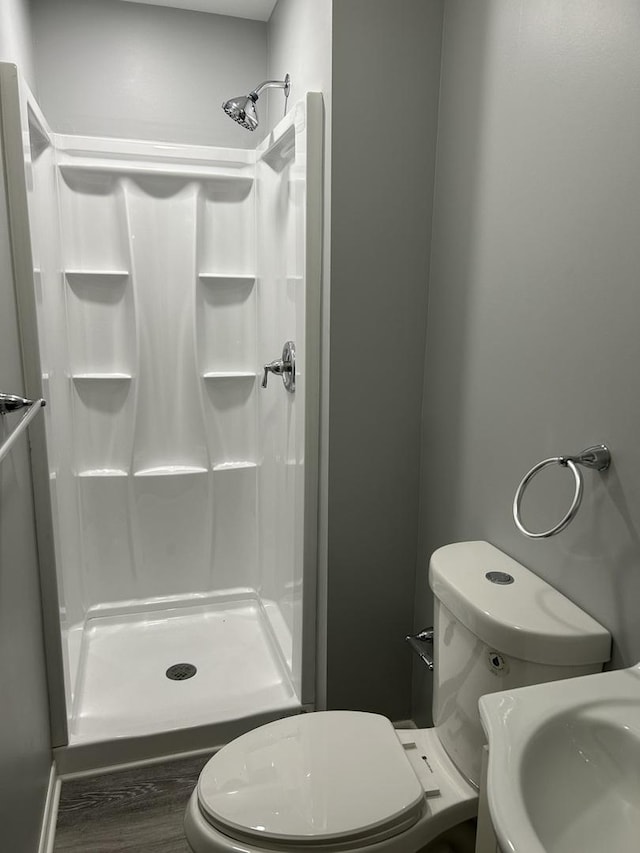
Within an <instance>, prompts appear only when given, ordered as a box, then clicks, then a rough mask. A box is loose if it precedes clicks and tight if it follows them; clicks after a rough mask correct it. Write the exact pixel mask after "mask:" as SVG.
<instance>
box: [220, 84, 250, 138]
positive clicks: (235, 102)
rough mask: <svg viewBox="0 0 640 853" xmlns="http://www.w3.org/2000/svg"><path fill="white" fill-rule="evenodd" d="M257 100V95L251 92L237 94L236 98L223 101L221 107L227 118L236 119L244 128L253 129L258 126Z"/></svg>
mask: <svg viewBox="0 0 640 853" xmlns="http://www.w3.org/2000/svg"><path fill="white" fill-rule="evenodd" d="M257 100H258V96H257V95H255V96H254V94H253V92H251V94H250V95H239V96H238V97H237V98H231V100H230V101H225V103H224V104H223V105H222V109H223V110H224V111H225V113H226V114H227V115H228V116H229V118H232V119H233V120H234V121H237V122H238V124H239V125H240V126H241V127H244V129H245V130H255V129H256V127H257V126H258V113H257V112H256V101H257Z"/></svg>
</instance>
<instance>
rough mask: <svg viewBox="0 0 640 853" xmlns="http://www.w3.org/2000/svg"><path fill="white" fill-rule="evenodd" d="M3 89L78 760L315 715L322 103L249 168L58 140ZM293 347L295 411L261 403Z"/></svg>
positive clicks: (200, 155)
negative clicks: (309, 711) (269, 370)
mask: <svg viewBox="0 0 640 853" xmlns="http://www.w3.org/2000/svg"><path fill="white" fill-rule="evenodd" d="M0 84H1V88H0V94H1V97H2V124H3V138H4V147H5V156H6V158H7V163H8V165H9V172H10V176H9V194H10V212H11V220H12V233H13V234H14V239H13V250H14V261H15V264H14V265H15V268H16V278H17V282H18V291H19V303H20V311H21V324H22V327H23V347H24V361H25V372H26V377H27V386H28V387H27V393H28V394H29V395H32V396H43V397H44V398H45V399H46V401H47V406H46V409H45V429H44V433H45V434H46V435H45V442H46V449H45V447H38V435H37V434H36V435H34V436H32V443H33V453H34V468H35V471H36V474H35V488H36V492H37V493H42V492H43V491H44V492H46V495H44V496H43V495H42V494H40V495H39V498H40V500H39V501H38V503H39V513H38V514H39V530H40V538H41V540H42V541H41V542H40V548H41V552H43V551H46V549H47V548H50V549H51V550H52V552H53V553H52V554H51V559H50V560H49V561H48V563H49V564H50V565H51V566H53V565H54V564H55V574H56V588H57V598H58V603H59V607H58V608H56V610H57V611H58V615H59V619H57V626H56V627H57V630H58V631H59V649H60V663H61V665H60V666H59V667H58V668H59V669H60V670H61V671H62V673H63V677H62V680H63V681H64V706H65V713H64V716H65V720H66V729H67V732H66V735H67V740H68V744H69V745H70V746H71V747H74V746H77V747H80V746H83V745H85V746H86V745H87V744H96V743H102V742H105V741H107V742H114V741H118V742H120V743H122V742H126V743H127V744H129V745H131V744H133V743H135V741H136V739H137V738H140V737H144V738H146V739H147V742H149V741H148V738H149V737H150V736H163V737H165V738H166V737H168V735H170V734H171V733H174V734H175V733H176V732H183V733H184V732H185V731H187V732H188V731H191V732H192V733H193V732H195V731H197V732H200V734H202V735H203V736H204V735H206V738H205V739H206V740H207V742H209V743H214V744H215V743H216V742H223V741H224V740H225V739H227V737H228V736H231V735H234V734H237V733H239V732H240V731H242V730H244V729H246V728H249V727H251V726H253V725H255V724H256V723H258V722H262V721H265V720H268V719H273V718H275V717H278V716H282V715H283V714H287V713H295V712H297V711H299V710H300V709H301V708H303V707H310V706H312V705H313V699H314V659H315V562H316V531H315V519H316V512H317V499H316V492H317V453H318V443H317V428H318V369H319V368H318V362H319V354H318V348H319V347H318V340H319V331H318V329H319V303H320V299H319V287H320V228H321V224H320V223H321V216H320V205H321V196H320V191H321V177H320V171H321V122H322V112H321V111H322V107H321V97H320V96H319V95H315V94H308V95H307V96H306V98H305V99H304V100H302V101H300V102H299V103H297V104H296V105H295V106H294V107H293V108H291V109H290V110H289V112H288V114H287V116H286V117H285V118H284V119H283V120H282V121H281V122H280V123H279V124H278V125H277V127H276V128H275V129H274V130H273V131H272V132H271V133H270V134H269V136H268V137H267V138H266V139H265V140H264V141H263V142H262V143H261V144H260V145H258V147H257V149H255V150H252V149H242V150H236V149H228V148H215V147H196V146H188V145H175V144H164V143H161V142H157V143H151V142H144V141H139V140H119V139H108V138H104V139H103V138H87V137H79V136H68V135H64V136H63V135H59V134H55V133H52V132H51V130H50V129H49V127H48V125H47V122H46V119H45V117H44V116H43V115H42V113H41V111H40V110H39V108H38V106H37V104H36V103H35V101H34V100H33V97H32V96H31V94H30V93H29V91H28V89H27V88H26V86H25V85H24V84H23V83H22V82H21V80H20V79H19V77H18V76H17V74H16V70H15V68H14V67H13V66H8V65H5V66H3V67H2V68H1V69H0ZM20 228H22V229H23V231H24V232H25V233H23V234H22V236H20V234H19V230H20ZM27 237H28V239H27ZM286 341H293V342H294V344H295V350H296V368H295V379H296V387H295V393H289V392H288V391H287V390H285V387H284V384H283V381H282V378H281V377H280V376H277V375H273V374H270V375H269V379H268V385H267V387H266V388H263V387H262V370H263V365H264V364H265V363H267V362H270V361H272V360H274V359H277V358H279V357H280V356H281V353H282V348H283V344H284V343H285V342H286ZM43 460H48V461H47V462H46V476H43V474H44V471H43V469H44V464H43ZM38 472H40V473H38ZM47 511H49V512H50V519H51V529H52V531H53V536H52V540H53V541H52V543H51V542H50V541H49V539H50V538H51V537H49V536H47V530H48V529H49V528H48V527H47V524H48V519H47ZM44 563H45V567H44V568H43V572H46V571H47V560H46V559H45V560H44ZM44 586H45V590H46V587H47V579H46V578H45V579H44ZM49 606H50V603H49ZM52 623H53V620H52V619H49V622H48V626H49V627H48V629H47V631H48V634H49V638H50V639H52V638H51V624H52ZM54 646H55V643H54ZM50 654H52V655H53V657H55V652H50ZM176 664H187V665H188V666H187V667H183V668H182V669H180V668H179V669H178V670H177V671H176V670H173V671H170V673H169V674H170V675H171V674H172V673H174V674H177V676H178V677H177V678H170V677H168V676H167V670H169V669H170V667H172V666H174V665H176ZM194 668H195V674H193V675H191V673H192V672H193V669H194ZM53 669H54V671H55V669H56V666H55V661H54V666H53ZM185 675H188V676H189V677H187V678H185V677H184V676H185ZM61 692H62V691H56V689H55V687H54V688H53V690H52V699H53V701H54V702H60V694H61ZM56 697H57V698H56ZM59 716H61V715H59ZM62 737H64V733H63V735H62ZM57 745H58V746H61V745H63V743H58V744H57ZM180 745H181V746H183V747H184V746H185V745H186V746H197V745H198V742H197V739H196V740H192V741H190V740H189V739H188V738H187V739H186V740H185V739H184V734H183V740H182V741H180ZM170 746H171V744H170V743H169V741H163V746H162V748H163V749H166V748H170ZM133 752H135V750H133ZM132 754H133V753H132Z"/></svg>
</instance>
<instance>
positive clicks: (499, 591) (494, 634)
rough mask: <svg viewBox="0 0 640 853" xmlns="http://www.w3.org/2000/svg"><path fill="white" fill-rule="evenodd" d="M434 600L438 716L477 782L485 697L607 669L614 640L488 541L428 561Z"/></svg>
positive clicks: (455, 756) (456, 758) (440, 731)
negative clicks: (482, 698) (480, 709)
mask: <svg viewBox="0 0 640 853" xmlns="http://www.w3.org/2000/svg"><path fill="white" fill-rule="evenodd" d="M429 585H430V586H431V589H432V591H433V594H434V597H435V604H434V655H433V656H434V695H433V720H434V726H435V730H436V733H437V735H438V737H439V739H440V741H441V743H442V745H443V746H444V748H445V750H446V752H447V754H448V755H449V757H450V758H451V760H452V761H453V762H454V764H455V765H456V766H457V768H458V770H459V771H460V772H461V773H462V774H463V776H465V778H466V779H468V781H470V782H471V783H472V784H474V785H476V786H477V785H478V784H479V781H480V770H481V763H482V747H483V745H484V743H485V737H484V733H483V730H482V725H481V723H480V716H479V713H478V699H479V698H480V696H482V695H484V694H485V693H495V692H497V691H499V690H509V689H512V688H515V687H525V686H527V685H529V684H538V683H540V682H543V681H557V680H559V679H561V678H573V677H574V676H579V675H589V674H591V673H594V672H599V671H600V670H601V669H602V665H603V663H604V662H605V661H607V660H608V659H609V655H610V648H611V636H610V634H609V632H608V631H607V630H606V629H605V628H603V627H602V625H600V624H599V623H598V622H596V621H595V619H593V618H592V617H591V616H589V615H588V614H587V613H585V612H584V611H583V610H581V609H580V608H579V607H577V606H576V605H575V604H574V603H573V602H572V601H569V599H568V598H566V597H565V596H564V595H562V594H561V593H559V592H558V591H557V590H556V589H554V588H553V587H552V586H550V585H549V584H548V583H546V582H545V581H543V580H542V578H539V577H538V576H537V575H535V574H534V573H533V572H530V571H529V570H528V569H526V568H525V567H524V566H523V565H521V564H520V563H517V562H516V561H515V560H512V559H511V558H510V557H508V556H507V555H506V554H503V553H502V551H499V550H498V549H497V548H495V547H494V546H493V545H490V544H489V543H488V542H459V543H456V544H454V545H446V546H444V547H443V548H439V549H438V550H437V551H435V552H434V554H433V556H432V557H431V561H430V564H429Z"/></svg>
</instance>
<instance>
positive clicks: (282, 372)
mask: <svg viewBox="0 0 640 853" xmlns="http://www.w3.org/2000/svg"><path fill="white" fill-rule="evenodd" d="M270 373H274V374H275V375H276V376H282V381H283V383H284V387H285V389H286V390H287V391H289V392H290V393H291V394H293V392H294V391H295V390H296V348H295V344H294V343H293V341H287V342H286V344H285V345H284V347H283V348H282V358H278V359H275V360H274V361H270V362H269V363H268V364H265V366H264V374H263V377H262V387H263V388H266V387H267V380H268V378H269V374H270Z"/></svg>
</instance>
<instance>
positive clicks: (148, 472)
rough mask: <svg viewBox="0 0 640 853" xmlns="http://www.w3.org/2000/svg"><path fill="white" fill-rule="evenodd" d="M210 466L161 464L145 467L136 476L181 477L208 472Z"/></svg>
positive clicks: (136, 472) (135, 473)
mask: <svg viewBox="0 0 640 853" xmlns="http://www.w3.org/2000/svg"><path fill="white" fill-rule="evenodd" d="M208 470H209V469H208V468H201V467H200V466H197V465H159V466H158V467H157V468H143V469H142V470H140V471H135V472H134V474H133V476H134V477H179V476H184V475H185V474H206V473H207V472H208Z"/></svg>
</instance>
